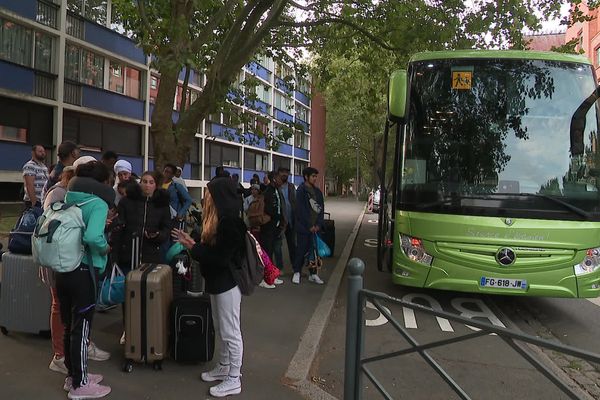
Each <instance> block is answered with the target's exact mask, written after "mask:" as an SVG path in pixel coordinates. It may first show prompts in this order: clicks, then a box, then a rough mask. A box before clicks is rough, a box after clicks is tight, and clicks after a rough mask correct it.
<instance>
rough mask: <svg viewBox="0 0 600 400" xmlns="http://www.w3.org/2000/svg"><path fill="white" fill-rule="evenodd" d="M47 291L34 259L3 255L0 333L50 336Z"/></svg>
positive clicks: (25, 256) (0, 290) (31, 257)
mask: <svg viewBox="0 0 600 400" xmlns="http://www.w3.org/2000/svg"><path fill="white" fill-rule="evenodd" d="M51 304H52V298H51V296H50V289H49V288H48V286H46V285H45V284H44V283H42V281H41V280H40V277H39V266H38V265H37V264H36V263H35V262H34V261H33V256H31V255H23V254H13V253H10V252H7V253H4V254H3V255H2V285H1V286H0V330H1V331H2V333H3V334H5V335H6V334H8V331H17V332H26V333H39V334H41V335H43V336H46V337H48V336H49V332H50V306H51Z"/></svg>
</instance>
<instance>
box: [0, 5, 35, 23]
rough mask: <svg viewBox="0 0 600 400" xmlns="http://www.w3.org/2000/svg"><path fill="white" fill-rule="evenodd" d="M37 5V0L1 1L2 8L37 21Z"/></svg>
mask: <svg viewBox="0 0 600 400" xmlns="http://www.w3.org/2000/svg"><path fill="white" fill-rule="evenodd" d="M37 3H38V2H37V0H18V1H15V0H0V7H2V8H6V9H7V10H10V11H12V12H14V13H15V14H19V15H20V16H22V17H25V18H28V19H31V20H34V21H35V19H36V15H37V7H38V5H37Z"/></svg>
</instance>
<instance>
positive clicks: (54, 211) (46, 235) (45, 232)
mask: <svg viewBox="0 0 600 400" xmlns="http://www.w3.org/2000/svg"><path fill="white" fill-rule="evenodd" d="M95 200H100V199H99V198H97V197H94V198H91V199H89V200H87V201H84V202H82V203H79V204H64V203H63V202H60V201H58V202H56V203H54V204H52V205H51V206H50V207H48V208H47V209H46V211H44V213H43V214H42V215H41V216H40V218H39V219H38V223H37V225H36V226H35V231H34V232H33V236H32V237H31V244H32V250H33V259H34V261H35V262H36V263H38V264H39V265H42V266H44V267H48V268H51V269H53V270H54V271H56V272H71V271H73V270H75V269H76V268H77V267H79V264H81V260H82V259H83V252H84V246H83V231H84V230H85V223H84V222H83V216H82V214H81V208H80V207H81V206H82V205H84V204H87V203H89V202H91V201H95Z"/></svg>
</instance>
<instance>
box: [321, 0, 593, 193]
mask: <svg viewBox="0 0 600 400" xmlns="http://www.w3.org/2000/svg"><path fill="white" fill-rule="evenodd" d="M580 2H581V1H580V0H579V1H575V2H574V3H575V4H579V3H580ZM369 3H371V2H358V3H356V2H354V3H352V4H353V6H349V7H345V8H343V10H342V11H341V13H342V14H343V15H345V16H348V17H352V18H353V23H354V24H356V25H359V26H360V27H361V28H363V29H364V31H366V32H368V33H369V35H365V34H364V32H360V31H357V30H356V29H355V27H354V26H349V25H346V24H343V23H338V24H330V25H327V26H322V27H318V28H317V29H315V30H314V31H312V32H311V35H312V39H313V41H312V43H313V47H312V48H311V50H312V51H313V52H314V53H315V54H316V56H315V58H314V60H313V64H312V73H313V76H315V77H317V82H318V87H319V89H320V90H321V91H323V93H324V94H325V98H326V101H327V112H328V120H329V123H328V131H327V135H328V136H327V142H328V144H329V143H331V144H333V143H339V142H343V141H344V140H345V137H346V135H347V134H348V131H349V129H348V127H347V126H346V125H345V124H344V121H348V120H350V119H351V118H352V119H354V120H355V121H357V120H358V121H360V124H356V123H354V124H352V126H361V125H362V126H361V130H360V134H359V136H360V139H361V140H362V141H363V142H364V143H372V144H374V147H375V151H373V150H371V151H369V152H368V153H365V156H366V157H367V158H368V161H366V162H365V163H366V164H367V165H370V166H375V165H378V164H379V162H380V157H381V154H382V151H381V147H382V140H381V138H382V132H383V123H384V121H385V112H386V108H387V104H386V101H387V98H386V93H387V82H388V79H389V76H390V74H391V72H392V71H394V70H396V69H402V68H405V67H406V65H407V63H408V60H409V58H410V56H411V55H412V54H414V53H416V52H420V51H431V50H450V49H470V48H490V47H492V48H517V49H519V48H524V47H525V46H526V45H527V42H526V41H524V39H523V35H522V32H523V30H524V29H525V28H527V29H529V30H532V31H536V30H539V28H540V26H541V25H540V23H541V21H542V20H544V19H546V18H558V17H560V7H561V6H562V3H566V2H565V1H558V2H557V1H532V0H527V1H522V0H510V1H489V0H488V1H482V2H477V3H475V4H477V6H473V5H472V3H474V2H465V1H462V0H456V1H441V0H438V1H411V2H405V1H394V2H392V1H389V2H380V3H379V6H378V7H375V8H371V7H370V4H369ZM583 19H585V17H584V16H583V15H582V14H581V12H579V10H578V8H574V9H573V10H572V14H571V20H563V21H562V23H563V24H568V23H572V22H573V21H579V20H583ZM382 21H385V23H382ZM569 49H571V47H568V46H565V47H564V48H563V49H562V50H563V51H568V50H569ZM365 147H367V148H368V146H365ZM346 157H347V155H346ZM327 162H328V166H329V167H333V168H334V169H335V173H336V174H339V176H340V177H343V178H342V179H347V177H348V176H352V170H353V168H352V166H351V165H350V164H349V162H348V159H347V158H343V157H337V155H336V154H335V153H333V154H332V153H331V152H328V153H327ZM344 168H346V169H348V171H346V172H342V170H343V169H344ZM373 169H374V168H373ZM373 169H371V170H373ZM332 172H333V171H332ZM373 175H374V174H373ZM373 175H371V177H367V178H368V179H372V177H373ZM371 183H372V184H373V185H374V184H375V182H374V181H373V180H372V181H371Z"/></svg>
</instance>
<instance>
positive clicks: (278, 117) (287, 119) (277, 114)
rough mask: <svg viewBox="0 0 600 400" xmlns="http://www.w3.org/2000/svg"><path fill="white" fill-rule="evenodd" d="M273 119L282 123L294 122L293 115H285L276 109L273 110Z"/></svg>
mask: <svg viewBox="0 0 600 400" xmlns="http://www.w3.org/2000/svg"><path fill="white" fill-rule="evenodd" d="M274 117H275V119H276V120H277V121H279V122H283V123H288V122H294V116H293V115H291V114H288V113H286V112H284V111H281V110H280V109H278V108H276V109H275V115H274Z"/></svg>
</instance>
